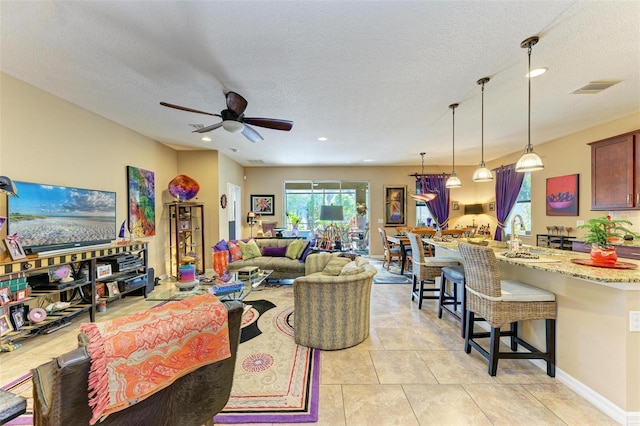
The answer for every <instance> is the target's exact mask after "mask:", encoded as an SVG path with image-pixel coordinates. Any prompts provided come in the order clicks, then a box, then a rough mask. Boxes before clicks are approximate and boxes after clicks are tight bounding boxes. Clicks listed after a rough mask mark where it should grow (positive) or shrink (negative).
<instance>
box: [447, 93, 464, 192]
mask: <svg viewBox="0 0 640 426" xmlns="http://www.w3.org/2000/svg"><path fill="white" fill-rule="evenodd" d="M449 108H451V116H452V117H453V155H452V156H451V158H452V160H453V161H452V163H453V168H452V170H451V175H450V176H449V178H448V179H447V183H445V186H446V187H447V188H460V187H461V186H462V182H460V178H459V177H458V176H456V108H458V104H451V105H449Z"/></svg>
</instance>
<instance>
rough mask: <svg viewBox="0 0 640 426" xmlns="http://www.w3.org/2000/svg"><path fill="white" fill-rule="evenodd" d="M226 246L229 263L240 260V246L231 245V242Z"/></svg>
mask: <svg viewBox="0 0 640 426" xmlns="http://www.w3.org/2000/svg"><path fill="white" fill-rule="evenodd" d="M227 244H228V245H229V261H231V262H235V261H237V260H242V249H241V248H240V246H239V245H237V244H234V243H232V242H231V241H229V242H228V243H227Z"/></svg>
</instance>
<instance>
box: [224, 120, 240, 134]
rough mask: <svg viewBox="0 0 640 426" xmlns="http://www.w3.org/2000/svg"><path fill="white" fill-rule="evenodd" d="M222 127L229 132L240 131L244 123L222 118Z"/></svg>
mask: <svg viewBox="0 0 640 426" xmlns="http://www.w3.org/2000/svg"><path fill="white" fill-rule="evenodd" d="M222 127H223V128H224V129H225V130H226V131H227V132H230V133H240V132H241V131H243V130H244V124H242V123H241V122H239V121H235V120H224V121H223V122H222Z"/></svg>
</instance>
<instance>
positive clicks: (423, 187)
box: [409, 152, 438, 203]
mask: <svg viewBox="0 0 640 426" xmlns="http://www.w3.org/2000/svg"><path fill="white" fill-rule="evenodd" d="M425 154H426V152H421V153H420V157H421V158H422V173H421V174H417V173H415V174H413V175H410V176H415V177H416V185H418V187H419V188H420V193H419V194H416V193H413V194H409V196H410V197H411V198H413V199H414V200H416V201H420V202H423V203H426V202H429V201H431V200H433V199H435V198H436V197H437V196H438V190H437V189H431V188H429V184H428V183H427V178H426V177H425V174H424V155H425Z"/></svg>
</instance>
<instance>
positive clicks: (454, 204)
mask: <svg viewBox="0 0 640 426" xmlns="http://www.w3.org/2000/svg"><path fill="white" fill-rule="evenodd" d="M451 210H460V203H459V202H457V201H452V202H451Z"/></svg>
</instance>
